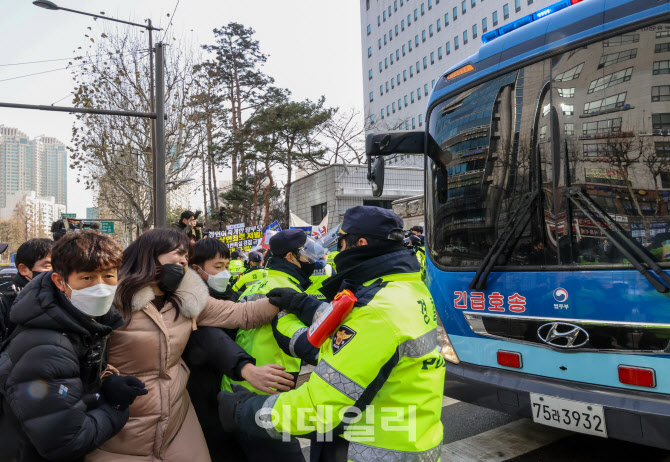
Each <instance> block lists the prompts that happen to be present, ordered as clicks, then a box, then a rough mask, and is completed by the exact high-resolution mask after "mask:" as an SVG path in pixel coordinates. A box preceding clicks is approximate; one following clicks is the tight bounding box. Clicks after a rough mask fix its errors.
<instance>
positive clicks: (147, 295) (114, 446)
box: [86, 229, 278, 462]
mask: <svg viewBox="0 0 670 462" xmlns="http://www.w3.org/2000/svg"><path fill="white" fill-rule="evenodd" d="M190 251H191V243H190V242H189V239H188V237H186V235H184V234H182V233H179V232H177V231H175V230H172V229H153V230H150V231H147V232H145V233H144V234H142V235H141V236H140V237H139V238H137V240H135V242H133V243H132V244H130V245H129V246H128V248H127V249H126V250H125V251H124V252H123V263H122V265H121V269H120V271H119V283H118V288H117V291H116V298H115V302H114V305H115V307H116V309H117V311H118V312H119V313H121V314H122V315H123V317H124V320H125V324H124V326H123V327H120V328H119V329H117V330H116V331H114V333H113V334H112V338H111V345H110V350H109V364H110V365H111V366H114V367H115V368H117V369H118V371H119V375H121V376H125V375H133V376H136V377H138V378H139V379H140V380H142V381H143V382H144V383H145V385H146V388H147V390H148V391H149V393H148V394H147V395H145V396H140V397H139V398H137V399H136V400H135V402H134V403H133V405H132V406H131V407H130V419H129V420H128V423H127V424H126V426H125V427H124V429H123V430H122V431H121V432H120V433H119V434H118V435H117V436H115V437H114V438H112V439H111V440H109V441H107V443H105V444H104V445H103V446H102V447H101V448H100V449H98V450H96V451H94V452H92V453H91V454H89V455H88V456H87V459H86V460H87V461H95V462H98V461H112V460H113V461H119V460H121V461H124V460H127V461H138V462H139V461H189V462H201V461H209V460H210V457H209V453H208V452H207V445H206V443H205V439H204V437H203V434H202V430H201V428H200V425H199V424H198V419H197V417H196V414H195V412H194V410H193V405H192V404H191V400H190V397H189V395H188V392H187V391H186V383H187V381H188V376H189V371H188V368H187V366H186V364H185V363H184V361H183V360H182V359H181V356H182V352H183V351H184V348H185V346H186V343H187V342H188V339H189V337H190V335H191V332H192V331H194V330H195V329H197V326H215V327H224V328H232V329H235V328H239V329H251V328H254V327H257V326H260V325H263V324H266V323H269V322H270V321H271V320H272V318H273V317H274V316H275V315H276V314H277V312H278V310H277V308H276V307H274V306H273V305H271V304H270V303H269V301H268V300H267V299H261V300H257V301H254V302H247V303H233V302H231V301H222V300H215V299H214V298H211V297H210V296H209V292H208V289H207V286H206V284H205V283H204V282H203V280H202V279H201V278H200V276H198V275H197V274H196V273H195V272H194V271H190V270H188V256H189V253H190Z"/></svg>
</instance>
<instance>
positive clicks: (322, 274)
mask: <svg viewBox="0 0 670 462" xmlns="http://www.w3.org/2000/svg"><path fill="white" fill-rule="evenodd" d="M332 275H333V268H332V267H331V266H330V265H326V266H324V267H323V268H321V269H318V270H314V273H312V275H311V276H310V277H309V280H310V281H312V285H311V286H309V287H308V288H307V290H306V291H305V293H306V294H310V295H314V296H315V297H316V298H318V299H319V300H325V299H326V296H325V295H323V294H322V293H321V292H319V289H320V288H321V286H322V285H323V283H324V282H325V281H326V279H328V278H329V277H331V276H332Z"/></svg>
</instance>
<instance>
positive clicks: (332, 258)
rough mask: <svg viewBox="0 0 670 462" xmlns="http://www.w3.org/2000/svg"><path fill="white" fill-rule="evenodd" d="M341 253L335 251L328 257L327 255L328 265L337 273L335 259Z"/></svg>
mask: <svg viewBox="0 0 670 462" xmlns="http://www.w3.org/2000/svg"><path fill="white" fill-rule="evenodd" d="M339 253H340V252H339V251H337V250H333V251H332V252H330V253H329V254H328V255H326V263H327V264H328V266H330V267H331V268H332V269H333V271H337V268H335V257H337V254H339Z"/></svg>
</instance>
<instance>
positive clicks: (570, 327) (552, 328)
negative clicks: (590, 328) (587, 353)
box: [537, 322, 589, 348]
mask: <svg viewBox="0 0 670 462" xmlns="http://www.w3.org/2000/svg"><path fill="white" fill-rule="evenodd" d="M537 336H538V337H539V338H540V340H542V341H543V342H544V343H546V344H547V345H551V346H554V347H557V348H579V347H583V346H584V345H586V344H587V343H588V342H589V334H588V332H586V331H585V330H584V329H582V328H581V327H579V326H575V325H574V324H568V323H567V322H549V323H547V324H543V325H542V326H540V328H539V329H537Z"/></svg>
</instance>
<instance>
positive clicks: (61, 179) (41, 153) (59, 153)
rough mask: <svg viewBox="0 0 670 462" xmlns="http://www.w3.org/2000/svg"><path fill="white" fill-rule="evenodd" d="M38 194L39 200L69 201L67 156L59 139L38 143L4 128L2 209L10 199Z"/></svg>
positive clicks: (0, 140) (0, 137)
mask: <svg viewBox="0 0 670 462" xmlns="http://www.w3.org/2000/svg"><path fill="white" fill-rule="evenodd" d="M25 191H35V194H36V197H54V198H55V201H56V203H57V204H62V205H65V204H66V201H67V152H66V151H65V145H64V144H63V143H61V142H60V141H58V140H57V139H56V138H53V137H48V136H40V137H38V138H36V139H34V140H31V139H29V138H28V136H27V135H26V134H25V133H23V132H22V131H20V130H19V129H17V128H12V127H5V126H3V125H0V208H4V207H6V206H7V196H8V195H11V194H18V193H21V192H25Z"/></svg>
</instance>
